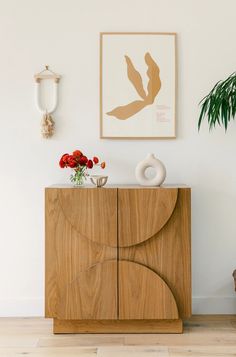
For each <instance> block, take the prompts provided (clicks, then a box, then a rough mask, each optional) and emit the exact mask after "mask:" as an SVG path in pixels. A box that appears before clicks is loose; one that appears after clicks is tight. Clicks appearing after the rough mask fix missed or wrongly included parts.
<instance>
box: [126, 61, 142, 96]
mask: <svg viewBox="0 0 236 357" xmlns="http://www.w3.org/2000/svg"><path fill="white" fill-rule="evenodd" d="M125 59H126V63H127V75H128V78H129V80H130V82H131V83H132V84H133V86H134V88H135V89H136V91H137V93H138V94H139V95H140V97H141V98H143V99H145V98H146V96H147V95H146V93H145V90H144V89H143V80H142V77H141V76H140V74H139V72H138V71H137V70H136V69H135V68H134V65H133V63H132V61H131V59H130V58H129V56H125Z"/></svg>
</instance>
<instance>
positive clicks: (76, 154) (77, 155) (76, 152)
mask: <svg viewBox="0 0 236 357" xmlns="http://www.w3.org/2000/svg"><path fill="white" fill-rule="evenodd" d="M73 156H75V157H80V156H83V154H82V152H81V151H80V150H75V151H74V152H73Z"/></svg>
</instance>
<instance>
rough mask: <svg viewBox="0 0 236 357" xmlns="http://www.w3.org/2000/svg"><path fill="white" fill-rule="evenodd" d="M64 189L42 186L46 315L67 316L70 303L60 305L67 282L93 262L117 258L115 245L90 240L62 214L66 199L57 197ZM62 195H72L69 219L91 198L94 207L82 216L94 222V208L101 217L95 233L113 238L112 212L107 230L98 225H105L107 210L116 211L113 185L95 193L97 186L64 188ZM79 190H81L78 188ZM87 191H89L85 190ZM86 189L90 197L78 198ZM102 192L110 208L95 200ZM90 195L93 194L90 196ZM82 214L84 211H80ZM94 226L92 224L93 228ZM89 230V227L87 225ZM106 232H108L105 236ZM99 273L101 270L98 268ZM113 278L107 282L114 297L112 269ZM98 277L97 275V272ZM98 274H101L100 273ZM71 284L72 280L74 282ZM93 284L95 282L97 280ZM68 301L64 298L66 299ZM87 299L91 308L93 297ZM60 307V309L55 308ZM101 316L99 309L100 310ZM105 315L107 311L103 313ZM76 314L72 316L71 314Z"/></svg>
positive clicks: (88, 222) (74, 216)
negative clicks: (44, 191) (44, 197)
mask: <svg viewBox="0 0 236 357" xmlns="http://www.w3.org/2000/svg"><path fill="white" fill-rule="evenodd" d="M62 190H63V191H64V189H55V188H48V189H46V201H45V202H46V277H45V279H46V289H45V306H46V308H45V310H46V311H45V314H46V317H58V314H62V316H63V317H64V316H67V314H68V316H71V311H72V310H73V306H71V305H69V304H68V303H67V304H66V305H65V306H66V309H68V311H67V310H66V309H65V307H64V308H63V309H62V308H61V306H63V304H65V302H66V301H65V300H64V299H65V298H66V297H68V295H67V294H66V290H67V289H68V286H69V285H70V284H71V283H72V282H76V281H77V279H78V277H79V275H80V274H81V273H82V272H85V271H87V270H88V269H89V268H91V267H93V266H95V265H96V264H99V263H102V262H105V261H110V260H117V248H113V247H110V246H108V245H102V244H99V243H96V242H93V241H92V240H90V239H89V237H85V236H83V235H81V234H80V232H79V231H78V230H77V229H75V228H74V226H73V225H72V224H71V220H69V219H67V214H66V215H65V211H66V209H67V207H68V205H69V199H68V200H67V199H65V200H64V199H63V200H61V191H62ZM65 190H66V191H68V193H67V192H66V194H65V196H66V198H68V197H72V196H74V197H73V202H72V201H71V203H73V205H74V206H73V219H74V220H76V212H78V216H79V217H80V219H81V217H82V214H81V212H80V211H81V210H85V211H86V209H87V208H86V209H84V205H91V202H93V203H94V204H95V205H96V209H95V208H91V212H93V214H92V213H91V212H90V215H89V217H88V220H87V218H86V216H84V219H85V221H86V222H87V224H88V225H89V224H93V222H97V215H98V210H99V211H100V212H99V217H102V219H101V224H97V227H96V229H97V231H101V232H100V233H98V236H101V235H102V234H104V236H103V237H104V240H105V241H106V242H108V243H109V238H110V239H111V242H112V243H114V242H115V241H116V240H117V234H116V230H117V227H116V225H117V222H116V214H114V213H113V218H112V224H114V227H113V228H112V229H111V230H110V229H107V228H104V227H103V226H102V225H103V224H104V225H106V217H107V221H109V220H110V221H111V216H110V213H112V212H114V211H115V213H116V209H117V208H116V207H117V197H116V189H109V190H108V191H107V190H101V193H99V194H98V193H97V191H100V189H85V188H83V189H77V188H76V189H74V188H69V189H68V188H66V189H65ZM82 191H83V192H82ZM87 191H89V192H87ZM86 192H87V193H88V197H89V198H90V200H87V201H84V202H83V201H82V199H83V198H84V196H85V195H86ZM103 194H104V195H105V196H106V198H107V201H108V202H109V205H110V206H111V209H110V211H109V210H108V208H107V203H106V204H105V206H103V205H101V206H100V208H99V207H98V206H99V203H100V202H101V201H103V200H102V198H101V196H102V195H103ZM92 196H93V197H92ZM64 202H66V205H65V206H64V207H62V203H64ZM68 209H69V211H71V207H69V208H68ZM83 215H84V213H83ZM94 229H95V228H94ZM87 230H88V231H89V228H88V229H87ZM109 234H112V235H111V236H109V237H108V235H109ZM101 273H102V271H101ZM113 275H114V276H113V278H114V279H115V280H114V279H112V282H111V284H113V287H114V289H115V291H111V297H112V298H113V297H114V294H116V289H117V287H116V284H117V279H116V273H115V272H114V271H113ZM97 278H98V276H97ZM101 278H102V276H101ZM74 284H75V283H74ZM88 284H89V281H88ZM97 286H101V287H103V285H102V281H101V285H99V283H98V281H97ZM73 291H74V293H75V294H76V291H77V289H76V288H75V286H74V288H73ZM69 300H70V302H71V304H72V300H73V299H72V296H70V299H69ZM77 300H78V296H76V295H75V300H74V303H73V304H77ZM67 302H68V300H67ZM90 303H91V311H92V309H93V304H94V301H93V297H92V296H91V299H90ZM87 304H89V301H87ZM59 307H60V309H59V310H60V311H59V312H58V311H57V309H58V308H59ZM74 308H75V311H77V310H76V309H77V307H76V306H75V307H74ZM96 316H97V318H98V311H96ZM101 316H103V312H102V313H101ZM107 316H108V315H107ZM74 318H76V316H74ZM77 318H81V316H80V315H79V316H78V315H77ZM110 318H114V313H113V311H111V317H110Z"/></svg>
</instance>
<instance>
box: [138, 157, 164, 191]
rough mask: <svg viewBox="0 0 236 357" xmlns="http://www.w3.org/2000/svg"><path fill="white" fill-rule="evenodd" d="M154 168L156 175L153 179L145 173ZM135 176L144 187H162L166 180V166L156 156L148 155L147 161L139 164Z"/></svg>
mask: <svg viewBox="0 0 236 357" xmlns="http://www.w3.org/2000/svg"><path fill="white" fill-rule="evenodd" d="M149 167H151V168H153V169H154V170H155V171H156V174H155V176H154V177H152V178H148V177H147V176H146V175H145V171H146V170H147V169H148V168H149ZM135 176H136V179H137V181H138V183H139V184H140V185H142V186H160V185H161V184H162V183H163V182H164V181H165V178H166V168H165V166H164V164H163V163H162V162H161V161H160V160H158V159H157V158H156V157H155V156H154V154H148V155H147V157H146V159H144V160H143V161H141V162H139V163H138V165H137V166H136V169H135Z"/></svg>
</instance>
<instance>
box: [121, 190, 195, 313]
mask: <svg viewBox="0 0 236 357" xmlns="http://www.w3.org/2000/svg"><path fill="white" fill-rule="evenodd" d="M118 232H119V239H118V243H119V264H118V266H119V271H118V276H119V318H120V319H177V318H178V317H188V316H190V315H191V269H190V268H191V267H190V189H188V188H179V189H178V188H143V189H142V188H137V189H136V188H133V189H118Z"/></svg>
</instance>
